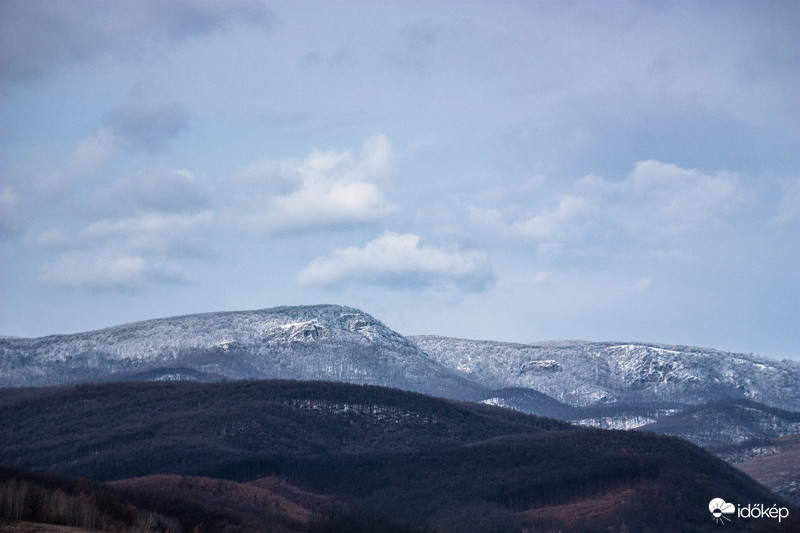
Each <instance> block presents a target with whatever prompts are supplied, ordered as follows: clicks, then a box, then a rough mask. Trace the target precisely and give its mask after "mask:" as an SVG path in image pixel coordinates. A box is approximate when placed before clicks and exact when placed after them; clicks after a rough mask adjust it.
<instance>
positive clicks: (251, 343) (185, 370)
mask: <svg viewBox="0 0 800 533" xmlns="http://www.w3.org/2000/svg"><path fill="white" fill-rule="evenodd" d="M269 378H283V379H299V380H325V381H342V382H349V383H365V384H373V385H383V386H390V387H395V388H399V389H406V390H413V391H418V392H425V393H428V394H432V395H437V396H444V397H450V398H457V399H465V400H473V401H487V402H490V403H494V404H497V405H505V406H509V407H515V408H518V409H522V410H526V411H528V412H538V411H539V410H541V411H542V412H541V414H547V415H549V416H557V417H559V418H565V419H566V418H569V419H573V418H574V417H578V418H574V419H575V420H594V419H595V418H596V419H598V420H599V419H609V420H610V417H617V418H618V419H619V420H617V421H616V422H615V424H616V425H620V424H621V426H620V427H628V426H630V424H634V425H640V424H639V422H643V423H646V422H647V421H650V420H648V418H653V417H655V418H656V419H657V418H660V417H661V416H662V415H663V414H665V413H668V412H671V411H670V410H672V409H674V408H675V407H676V405H677V406H678V407H680V406H687V405H698V404H702V403H705V402H708V401H716V400H721V399H726V398H744V399H749V400H754V401H757V402H760V403H763V404H765V405H768V406H772V407H778V408H781V409H786V410H789V411H800V362H796V361H776V360H772V359H768V358H765V357H755V356H752V355H745V354H733V353H728V352H722V351H718V350H713V349H706V348H696V347H686V346H670V345H661V344H642V343H613V342H585V341H552V342H542V343H535V344H513V343H505V342H496V341H472V340H464V339H453V338H448V337H437V336H412V337H403V336H402V335H400V334H398V333H397V332H395V331H393V330H391V329H390V328H388V327H387V326H385V325H384V324H383V323H381V322H380V321H378V320H376V319H375V318H373V317H372V316H370V315H368V314H367V313H364V312H363V311H360V310H358V309H354V308H351V307H344V306H338V305H316V306H296V307H276V308H272V309H263V310H256V311H239V312H220V313H206V314H196V315H187V316H179V317H172V318H162V319H155V320H148V321H143V322H137V323H132V324H125V325H120V326H115V327H111V328H106V329H102V330H98V331H91V332H86V333H76V334H72V335H54V336H49V337H41V338H35V339H26V338H18V337H0V386H2V387H13V386H40V385H60V384H68V383H78V382H88V381H108V380H123V379H148V380H163V379H193V380H202V381H215V380H221V379H269ZM559 402H560V403H559ZM631 406H634V408H631ZM573 408H580V409H582V411H581V412H580V413H577V412H576V413H573V415H574V417H572V418H571V415H570V414H569V413H570V409H573ZM587 408H592V409H594V408H596V412H592V413H587V411H586V409H587ZM629 419H630V420H629ZM634 419H636V420H634ZM593 425H594V424H593Z"/></svg>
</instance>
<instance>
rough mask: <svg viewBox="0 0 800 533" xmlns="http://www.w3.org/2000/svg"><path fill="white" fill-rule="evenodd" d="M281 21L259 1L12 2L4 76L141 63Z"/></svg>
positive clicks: (0, 21) (6, 5)
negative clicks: (210, 37)
mask: <svg viewBox="0 0 800 533" xmlns="http://www.w3.org/2000/svg"><path fill="white" fill-rule="evenodd" d="M274 18H275V17H274V15H273V14H272V13H271V12H270V11H269V10H268V9H267V8H266V6H265V5H264V4H263V3H262V2H259V1H257V0H227V1H225V2H218V1H213V0H173V1H169V2H165V1H160V0H135V1H134V0H125V1H115V2H108V1H104V0H84V1H82V2H52V1H49V0H4V1H3V2H2V3H0V71H2V72H3V76H4V78H6V79H7V80H10V81H16V82H26V81H32V80H35V79H38V78H42V77H44V76H46V75H47V74H49V73H50V72H52V71H54V70H56V69H57V68H59V67H60V66H62V65H64V64H69V63H75V62H80V61H85V60H88V59H91V58H93V57H96V56H99V55H102V54H104V53H107V52H109V51H114V52H118V53H120V54H121V55H122V56H123V57H127V58H136V57H141V55H142V52H147V51H149V50H151V49H155V46H157V45H158V44H159V43H163V42H165V41H166V42H180V41H183V40H186V39H190V38H193V37H197V36H201V35H204V34H208V33H211V32H213V31H217V30H220V29H227V28H229V27H231V26H233V25H236V24H249V25H256V26H260V27H262V28H265V29H270V28H272V26H273V24H274ZM143 35H144V36H147V39H143V38H142V36H143Z"/></svg>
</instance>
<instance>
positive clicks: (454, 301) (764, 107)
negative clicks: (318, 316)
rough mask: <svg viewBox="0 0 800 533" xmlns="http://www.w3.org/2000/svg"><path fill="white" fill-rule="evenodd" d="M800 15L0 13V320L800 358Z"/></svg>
mask: <svg viewBox="0 0 800 533" xmlns="http://www.w3.org/2000/svg"><path fill="white" fill-rule="evenodd" d="M798 27H800V3H798V2H788V1H784V2H769V1H764V2H735V1H734V2H698V3H695V2H408V1H403V2H321V1H320V2H262V1H259V0H253V1H251V0H230V1H226V2H217V1H188V0H187V1H180V2H179V1H171V2H170V1H167V2H161V1H130V2H125V1H121V2H100V1H92V0H82V1H74V2H67V1H63V2H44V1H29V0H26V1H16V0H14V1H10V0H0V40H1V41H0V84H1V85H0V141H1V143H2V147H1V148H0V150H1V152H0V232H2V236H1V237H0V252H2V253H1V255H0V262H1V263H0V267H1V268H2V281H1V282H0V283H1V284H0V290H1V291H2V292H0V298H1V300H0V333H2V334H8V335H22V336H41V335H46V334H52V333H69V332H77V331H85V330H91V329H97V328H101V327H105V326H111V325H115V324H120V323H125V322H131V321H135V320H142V319H148V318H156V317H163V316H172V315H178V314H186V313H195V312H205V311H220V310H243V309H257V308H265V307H272V306H276V305H299V304H313V303H339V304H345V305H351V306H354V307H359V308H361V309H363V310H365V311H367V312H368V313H371V314H373V315H374V316H375V317H377V318H378V319H380V320H382V321H384V322H385V323H386V324H387V325H388V326H390V327H392V328H394V329H396V330H398V331H399V332H401V333H403V334H428V333H432V334H442V335H450V336H459V337H468V338H482V339H494V340H506V341H516V342H534V341H540V340H549V339H564V338H575V339H588V340H620V341H653V342H665V343H672V344H688V345H701V346H710V347H715V348H720V349H726V350H731V351H740V352H755V353H759V354H763V355H768V356H772V357H777V358H784V357H789V358H800V276H798V271H800V98H797V94H798V92H800V39H798V38H797V28H798Z"/></svg>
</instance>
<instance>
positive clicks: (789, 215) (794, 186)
mask: <svg viewBox="0 0 800 533" xmlns="http://www.w3.org/2000/svg"><path fill="white" fill-rule="evenodd" d="M797 219H800V178H798V179H795V180H793V181H789V182H787V183H786V184H784V189H783V195H782V196H781V201H780V204H779V205H778V215H777V216H776V217H775V218H774V219H773V220H774V221H775V222H777V223H779V224H786V223H789V222H792V221H795V220H797Z"/></svg>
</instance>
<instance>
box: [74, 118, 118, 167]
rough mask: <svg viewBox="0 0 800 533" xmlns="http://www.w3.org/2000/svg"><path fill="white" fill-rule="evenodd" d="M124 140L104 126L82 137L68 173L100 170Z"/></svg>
mask: <svg viewBox="0 0 800 533" xmlns="http://www.w3.org/2000/svg"><path fill="white" fill-rule="evenodd" d="M122 145H123V141H122V139H120V138H119V137H118V136H117V135H116V134H115V133H114V132H113V131H111V130H110V129H108V128H103V129H100V130H98V131H97V133H94V134H92V135H89V136H88V137H86V138H84V139H82V140H81V141H80V142H79V143H78V146H76V147H75V150H74V152H73V153H72V157H71V159H70V162H69V163H68V166H67V171H66V172H67V174H68V175H69V176H75V175H80V174H89V173H91V172H95V171H96V170H99V169H100V168H102V167H103V166H105V164H106V163H108V162H109V161H110V160H111V158H113V157H114V156H115V155H116V154H117V153H118V152H119V150H120V149H121V148H122Z"/></svg>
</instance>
